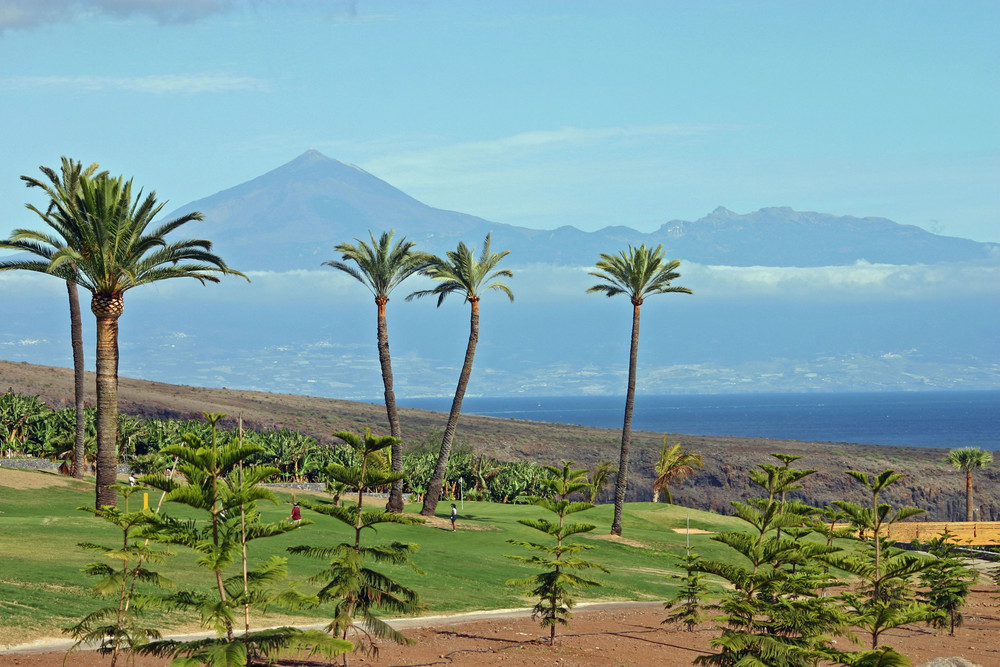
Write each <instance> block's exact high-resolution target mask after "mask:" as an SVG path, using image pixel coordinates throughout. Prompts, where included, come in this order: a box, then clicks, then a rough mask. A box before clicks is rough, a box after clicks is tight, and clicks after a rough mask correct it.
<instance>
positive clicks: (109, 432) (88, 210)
mask: <svg viewBox="0 0 1000 667" xmlns="http://www.w3.org/2000/svg"><path fill="white" fill-rule="evenodd" d="M165 203H166V202H161V203H157V202H156V193H155V192H150V193H149V194H148V195H146V196H145V197H144V196H143V193H142V191H141V190H140V191H139V192H138V193H137V194H136V195H135V199H134V201H133V195H132V181H131V180H129V181H124V180H123V179H122V177H120V176H119V177H115V178H112V177H109V176H108V175H106V174H99V175H98V176H96V177H93V178H91V177H87V176H83V175H81V177H80V187H79V192H78V193H77V194H76V196H75V197H74V205H73V206H66V205H64V204H63V203H61V202H56V204H55V207H54V210H53V211H51V212H49V213H47V214H46V215H44V216H43V219H44V220H45V222H46V223H47V224H48V225H49V226H50V227H52V228H53V229H54V230H55V231H56V233H57V234H58V235H59V237H61V238H64V239H66V240H67V241H68V242H69V243H67V244H66V245H64V246H62V247H60V248H59V249H58V250H56V251H55V252H54V253H53V254H52V257H51V260H50V262H49V269H48V270H49V271H50V272H51V273H56V274H57V275H62V274H61V273H60V272H63V273H66V276H65V277H67V278H68V279H69V280H72V281H73V282H75V283H77V284H78V285H80V286H81V287H83V288H84V289H87V290H90V292H91V301H90V310H91V312H93V313H94V316H95V317H96V318H97V355H96V367H97V490H96V497H97V500H96V504H97V507H98V508H100V507H101V506H104V505H114V504H115V503H116V501H117V493H116V491H115V489H114V487H113V486H112V485H113V484H114V483H115V479H116V474H117V465H118V456H117V452H116V450H115V445H116V442H117V419H118V318H119V317H121V315H122V312H123V311H124V308H125V301H124V295H125V292H126V291H127V290H130V289H132V288H133V287H138V286H139V285H145V284H147V283H152V282H157V281H160V280H166V279H168V278H194V279H195V280H198V281H199V282H201V283H202V284H204V283H206V282H219V277H218V276H217V275H215V274H216V273H221V274H234V275H239V276H243V274H241V273H239V272H238V271H233V270H231V269H229V267H227V266H226V263H225V262H224V261H222V259H221V258H220V257H218V256H217V255H214V254H212V252H211V248H212V244H211V242H209V241H205V240H203V239H189V240H183V241H177V242H172V243H168V242H167V240H166V239H165V238H164V237H165V236H166V235H167V234H169V233H170V232H172V231H174V230H175V229H177V228H178V227H180V226H182V225H184V224H185V223H187V222H190V221H192V220H201V219H202V215H201V213H188V214H186V215H183V216H181V217H179V218H176V219H174V220H171V221H169V222H166V223H164V224H162V225H159V226H158V227H156V228H154V229H152V230H150V229H149V227H150V225H151V224H152V222H153V218H154V217H155V216H156V215H157V214H158V213H159V212H160V210H161V209H162V208H163V206H164V204H165ZM35 240H38V239H35ZM68 267H73V268H74V269H75V271H73V272H67V271H66V269H67V268H68ZM243 277H244V278H245V277H246V276H243Z"/></svg>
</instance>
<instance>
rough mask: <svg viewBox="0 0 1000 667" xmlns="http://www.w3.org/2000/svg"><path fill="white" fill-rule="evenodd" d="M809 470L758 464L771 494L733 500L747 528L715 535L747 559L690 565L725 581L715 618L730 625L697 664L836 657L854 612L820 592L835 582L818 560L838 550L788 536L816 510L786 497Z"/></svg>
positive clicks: (790, 665) (793, 664) (790, 666)
mask: <svg viewBox="0 0 1000 667" xmlns="http://www.w3.org/2000/svg"><path fill="white" fill-rule="evenodd" d="M810 472H812V471H799V470H795V469H794V468H789V467H782V466H774V465H770V464H766V465H762V466H759V469H758V470H755V471H753V472H752V473H751V479H752V480H753V482H754V483H755V484H757V485H759V486H760V487H761V488H762V489H763V491H764V492H765V493H766V494H767V495H766V497H763V498H752V499H749V500H747V501H745V502H733V503H732V506H733V514H734V516H735V517H736V518H738V519H740V520H742V521H743V522H744V523H746V524H747V525H746V527H745V528H744V530H739V531H732V532H726V533H720V534H718V535H715V536H713V537H712V539H713V540H715V541H717V542H720V543H722V544H724V545H726V546H728V547H730V548H731V549H733V550H734V551H736V552H737V553H739V554H740V555H741V556H742V558H739V559H726V560H718V561H716V560H697V561H695V562H693V563H691V564H690V567H691V569H694V570H698V571H701V572H705V573H707V574H712V575H715V576H717V577H719V578H721V579H723V580H724V581H725V582H726V591H725V592H724V593H723V595H722V598H721V600H720V601H719V603H718V605H717V606H718V608H719V609H720V610H721V611H722V615H721V616H719V617H717V619H716V620H719V621H722V622H724V623H725V627H723V628H722V634H721V635H720V636H719V637H717V638H716V639H713V640H712V645H713V646H715V647H717V648H719V649H720V652H719V653H715V654H711V655H705V656H699V657H698V658H697V659H695V663H696V664H699V665H716V666H720V667H735V666H736V665H760V666H763V665H785V666H787V667H805V666H806V665H817V664H819V663H820V662H821V661H823V660H829V661H833V660H836V659H837V656H838V653H837V651H835V650H834V649H833V648H832V647H831V645H830V637H829V635H828V633H832V634H836V633H838V632H841V631H844V630H846V628H847V626H848V623H847V616H846V615H845V614H844V613H843V612H842V611H841V610H840V609H838V607H837V605H836V601H835V600H834V599H833V598H832V597H822V596H820V595H818V591H820V590H822V589H824V588H826V587H828V586H831V585H833V584H835V583H836V579H835V578H833V577H831V576H830V575H828V574H827V573H825V572H824V571H823V570H822V569H821V568H820V567H819V564H820V562H821V561H822V560H824V559H827V558H829V557H830V556H831V555H832V554H833V553H834V552H836V551H838V549H839V548H838V547H835V546H828V545H826V544H822V543H820V542H813V541H807V540H801V541H800V540H795V539H792V538H791V537H789V536H788V532H789V531H790V529H794V528H797V527H800V526H803V525H805V524H806V523H807V521H808V520H809V516H810V514H811V512H810V511H809V509H808V508H806V507H804V506H802V505H801V504H799V503H782V501H781V499H780V497H781V494H782V493H783V491H784V490H786V489H787V487H788V486H789V484H790V482H791V481H792V480H798V479H801V478H802V477H803V476H804V475H807V474H809V473H810ZM782 529H783V530H784V531H785V535H782V534H781V531H782ZM880 664H885V663H880Z"/></svg>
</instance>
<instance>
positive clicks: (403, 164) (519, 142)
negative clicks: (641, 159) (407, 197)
mask: <svg viewBox="0 0 1000 667" xmlns="http://www.w3.org/2000/svg"><path fill="white" fill-rule="evenodd" d="M720 129H721V127H720V126H715V125H709V124H704V123H676V124H659V125H643V126H634V127H597V128H580V127H562V128H558V129H555V130H536V131H531V132H521V133H518V134H514V135H511V136H508V137H500V138H497V139H491V140H486V141H469V142H463V143H457V144H451V145H448V146H439V147H435V148H426V149H411V150H407V151H403V152H400V153H396V154H393V155H386V156H384V157H382V158H376V159H374V160H367V161H366V162H365V168H366V169H368V170H370V171H373V173H384V174H393V173H399V172H405V173H407V174H409V175H410V176H411V178H408V179H406V180H408V181H410V182H413V179H414V178H419V177H421V176H422V177H423V178H424V179H430V178H433V181H431V180H425V181H423V182H425V183H430V182H442V181H450V180H451V179H452V178H453V177H454V175H456V174H465V173H467V172H468V170H469V169H470V168H473V169H475V170H476V171H477V172H480V173H481V172H483V171H489V170H490V169H491V168H494V167H496V166H498V165H506V166H509V167H514V166H517V167H519V168H523V166H524V164H523V162H521V161H522V160H523V159H524V158H525V157H529V156H531V157H538V156H539V155H540V154H552V153H557V152H560V151H573V150H579V149H583V148H588V147H592V146H596V145H607V144H623V143H630V142H646V141H649V140H652V139H658V138H680V137H691V136H695V135H700V134H708V133H713V132H717V131H719V130H720ZM443 172H447V175H444V174H443Z"/></svg>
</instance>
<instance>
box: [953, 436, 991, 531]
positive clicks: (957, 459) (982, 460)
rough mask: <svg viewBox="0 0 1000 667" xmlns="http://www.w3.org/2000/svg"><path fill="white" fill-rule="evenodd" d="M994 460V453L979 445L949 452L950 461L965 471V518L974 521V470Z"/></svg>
mask: <svg viewBox="0 0 1000 667" xmlns="http://www.w3.org/2000/svg"><path fill="white" fill-rule="evenodd" d="M992 462H993V454H991V453H990V452H988V451H986V450H985V449H980V448H979V447H960V448H958V449H953V450H951V451H950V452H948V463H950V464H952V465H953V466H955V467H956V468H958V469H959V470H961V471H962V472H964V473H965V520H966V521H972V518H973V514H972V508H973V505H972V471H973V470H979V469H981V468H985V467H986V466H988V465H989V464H990V463H992Z"/></svg>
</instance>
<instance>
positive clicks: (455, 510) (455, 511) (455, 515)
mask: <svg viewBox="0 0 1000 667" xmlns="http://www.w3.org/2000/svg"><path fill="white" fill-rule="evenodd" d="M457 518H458V508H457V507H455V503H452V504H451V532H453V533H454V532H455V519H457Z"/></svg>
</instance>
